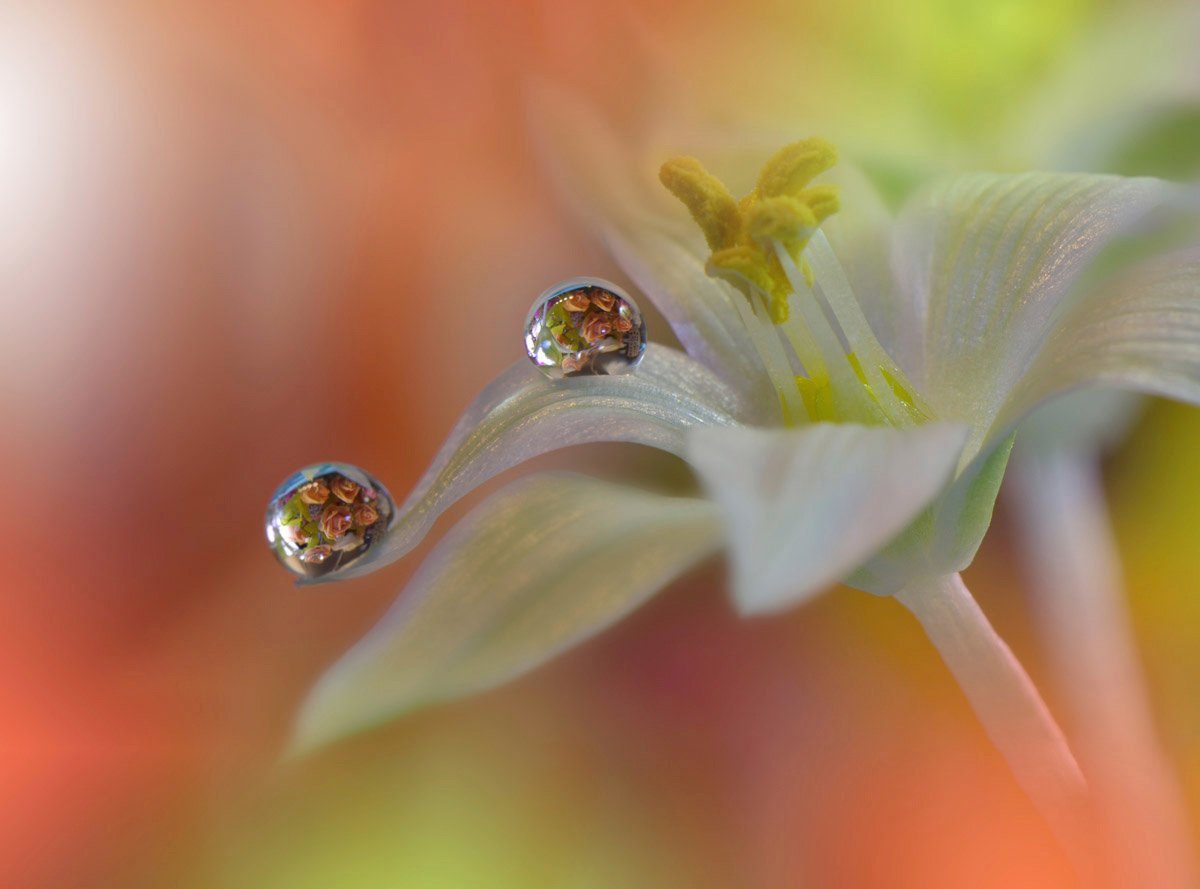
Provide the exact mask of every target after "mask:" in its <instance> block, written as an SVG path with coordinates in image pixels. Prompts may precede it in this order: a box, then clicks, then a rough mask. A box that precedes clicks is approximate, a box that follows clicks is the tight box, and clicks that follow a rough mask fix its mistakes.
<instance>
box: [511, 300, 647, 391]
mask: <svg viewBox="0 0 1200 889" xmlns="http://www.w3.org/2000/svg"><path fill="white" fill-rule="evenodd" d="M525 351H526V352H527V353H528V355H529V360H530V361H532V362H533V363H534V364H536V365H537V366H538V369H539V370H540V371H542V373H544V374H545V375H546V376H548V377H551V378H553V379H559V378H561V377H583V376H597V375H606V374H607V375H612V374H623V373H629V371H631V370H633V369H634V368H635V367H637V366H638V364H639V363H640V362H641V360H642V356H643V355H645V354H646V322H645V321H644V320H643V319H642V313H641V312H640V311H639V310H638V307H637V304H636V303H634V301H633V300H632V299H630V298H629V294H627V293H626V292H625V291H624V290H622V289H621V288H620V287H618V286H617V285H615V284H611V283H609V282H608V281H604V280H602V279H600V278H573V279H572V280H570V281H564V282H563V283H561V284H557V285H555V286H554V287H551V288H550V289H549V290H547V291H546V292H545V293H543V294H542V295H541V296H539V297H538V298H537V301H536V302H535V303H534V304H533V308H532V309H530V310H529V317H528V318H526V319H525Z"/></svg>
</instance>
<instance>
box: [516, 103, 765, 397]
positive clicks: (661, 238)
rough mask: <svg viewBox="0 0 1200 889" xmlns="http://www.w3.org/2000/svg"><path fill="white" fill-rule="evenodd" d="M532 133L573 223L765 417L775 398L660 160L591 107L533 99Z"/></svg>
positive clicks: (730, 294) (730, 293)
mask: <svg viewBox="0 0 1200 889" xmlns="http://www.w3.org/2000/svg"><path fill="white" fill-rule="evenodd" d="M530 116H531V126H532V128H533V132H534V138H535V142H536V144H537V147H538V150H539V154H540V155H541V157H542V160H543V163H544V164H545V166H546V168H547V170H548V172H549V174H550V177H551V179H552V181H553V182H554V183H555V185H556V187H557V188H558V190H559V192H560V193H561V194H562V196H563V198H564V199H565V201H566V203H567V205H568V206H569V207H570V208H571V209H572V210H573V211H574V214H575V216H576V217H577V219H578V220H579V221H580V222H581V223H582V224H583V225H584V226H585V227H586V228H587V229H588V230H589V231H591V232H592V233H593V234H594V235H595V236H596V237H597V238H598V239H599V240H600V241H601V242H602V243H603V244H604V245H605V246H606V247H607V249H608V250H609V252H610V253H611V254H612V256H613V258H614V259H615V260H616V262H617V264H618V265H620V266H621V268H622V269H623V270H624V271H625V273H626V274H627V275H629V277H630V278H631V279H632V280H633V282H634V284H636V285H637V287H638V289H640V290H641V291H642V292H643V293H645V294H646V295H647V296H648V297H649V298H650V300H651V301H652V302H653V303H654V304H655V306H656V307H657V308H658V310H659V311H660V312H662V314H663V316H664V317H665V318H666V319H667V322H668V323H669V324H670V325H671V328H672V329H673V330H674V332H675V335H676V336H677V337H678V338H679V341H680V343H682V344H683V347H684V348H685V349H686V350H687V351H688V354H690V355H692V356H693V357H694V358H696V360H698V361H700V362H701V363H702V364H704V365H705V366H706V367H708V368H709V369H711V370H712V371H713V372H714V373H716V374H718V375H719V376H720V377H721V378H722V379H724V380H725V381H726V382H727V383H728V384H729V385H730V386H733V387H734V388H735V389H737V390H738V391H739V393H740V394H741V395H742V397H743V399H746V400H750V401H752V402H753V403H754V404H757V405H759V406H760V407H761V408H762V409H764V410H771V411H776V412H777V406H778V397H777V396H776V395H775V393H774V390H773V389H772V387H771V385H770V382H769V380H768V378H767V375H766V371H765V369H764V368H763V366H762V363H761V360H760V359H759V358H758V353H757V352H756V351H755V348H754V344H753V343H752V342H751V340H750V337H749V335H748V334H747V333H746V330H745V326H744V325H743V324H742V322H741V320H740V315H739V313H738V309H737V306H736V305H735V304H734V302H733V300H735V299H740V298H741V297H740V296H739V295H738V294H737V293H736V291H734V290H733V288H731V287H730V286H729V285H728V284H725V283H724V282H722V281H718V280H716V279H713V278H710V277H708V274H707V273H706V272H705V270H704V263H705V260H706V259H707V257H708V254H709V251H708V249H707V247H706V246H705V244H704V240H703V238H702V237H700V235H699V233H698V232H697V231H696V228H695V226H694V225H693V224H692V223H691V220H690V219H688V217H687V214H686V213H684V212H682V210H681V208H679V207H677V206H675V205H674V204H672V203H669V202H668V200H667V198H668V195H667V193H666V190H665V189H664V188H663V187H662V185H661V184H660V183H659V182H658V177H657V171H658V165H659V163H661V161H662V159H663V158H662V157H652V156H650V154H649V153H647V154H646V155H644V156H643V155H641V154H639V153H638V152H636V151H634V150H633V149H632V148H631V147H630V145H629V140H622V139H621V138H620V137H619V136H618V135H617V134H616V133H615V132H614V131H613V130H612V129H611V127H609V126H608V124H607V122H606V121H604V120H603V118H601V117H600V116H599V115H597V114H596V113H595V112H594V111H593V110H592V109H591V108H590V107H589V106H588V104H587V103H586V102H585V101H583V100H581V99H579V98H577V97H571V96H566V95H564V94H562V93H561V92H560V91H558V90H556V89H554V88H551V87H542V88H539V89H538V90H536V91H535V94H534V99H533V102H532V109H531V115H530Z"/></svg>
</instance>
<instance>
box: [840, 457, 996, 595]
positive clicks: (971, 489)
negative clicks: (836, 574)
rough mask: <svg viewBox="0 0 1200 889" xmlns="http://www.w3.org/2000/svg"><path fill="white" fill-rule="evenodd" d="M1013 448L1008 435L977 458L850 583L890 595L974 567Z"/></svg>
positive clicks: (869, 591) (860, 570)
mask: <svg viewBox="0 0 1200 889" xmlns="http://www.w3.org/2000/svg"><path fill="white" fill-rule="evenodd" d="M1012 446H1013V438H1012V436H1009V437H1008V438H1007V439H1005V440H1004V441H1002V442H1000V443H999V444H998V445H995V446H993V447H992V448H990V449H989V450H988V451H987V454H986V456H983V457H978V458H976V459H975V460H972V461H971V462H970V464H969V465H968V466H967V467H966V469H964V470H963V471H962V472H960V473H959V474H958V475H957V476H955V478H954V481H953V483H952V484H951V485H950V486H949V487H948V488H947V489H946V490H945V491H943V492H942V493H941V494H940V495H939V496H938V497H937V499H935V500H934V501H933V502H932V503H930V504H929V506H928V507H927V508H926V509H925V511H924V512H922V513H921V515H920V516H918V517H917V518H916V520H915V521H913V522H912V523H911V524H910V525H909V526H908V527H907V528H905V529H904V533H902V534H900V535H899V536H898V537H896V539H894V540H893V541H892V542H891V543H889V544H888V545H887V547H885V548H884V549H883V551H882V552H880V553H879V554H877V555H876V556H875V557H874V558H872V559H871V560H870V561H869V562H867V563H866V564H865V565H863V566H862V567H861V568H860V569H859V570H858V571H856V572H855V573H854V575H853V576H851V577H850V578H849V579H848V580H847V581H846V582H847V583H848V584H849V585H850V586H852V587H856V588H857V589H860V590H865V591H866V592H868V593H875V594H876V595H879V596H890V595H893V594H895V593H896V592H898V591H899V590H900V589H901V588H902V587H905V586H909V585H910V584H913V583H919V582H923V581H927V580H931V579H934V578H938V577H944V576H946V575H947V574H954V573H955V572H958V571H962V570H963V569H964V568H966V567H967V566H968V565H970V564H971V562H972V561H973V560H974V559H975V553H976V552H977V551H978V550H979V545H980V544H981V543H982V542H983V536H984V534H986V533H987V529H988V527H989V526H990V525H991V523H992V510H993V509H994V508H995V505H996V496H997V495H998V494H999V493H1000V483H1001V482H1002V481H1003V480H1004V470H1005V469H1006V468H1007V466H1008V457H1009V454H1010V452H1011V451H1012Z"/></svg>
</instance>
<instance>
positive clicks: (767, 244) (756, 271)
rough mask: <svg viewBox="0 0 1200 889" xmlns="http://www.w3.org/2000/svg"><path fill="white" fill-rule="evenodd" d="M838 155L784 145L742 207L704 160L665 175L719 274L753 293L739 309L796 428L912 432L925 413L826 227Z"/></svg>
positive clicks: (674, 165) (682, 161)
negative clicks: (829, 173) (845, 425)
mask: <svg viewBox="0 0 1200 889" xmlns="http://www.w3.org/2000/svg"><path fill="white" fill-rule="evenodd" d="M836 157H837V154H836V151H835V150H834V148H833V146H832V145H830V144H829V143H828V142H825V141H823V140H821V139H807V140H804V141H802V142H797V143H794V144H792V145H788V146H785V147H784V148H783V149H781V150H780V151H778V152H776V154H775V155H774V156H773V157H772V158H771V159H770V160H769V161H767V163H766V164H765V165H764V167H763V170H762V173H761V174H760V175H759V177H758V183H757V185H756V186H755V188H754V191H752V192H751V193H750V194H749V195H747V196H746V197H745V198H743V199H742V200H741V201H736V200H735V199H734V198H733V196H732V195H731V194H730V193H729V191H728V189H726V188H725V186H724V185H723V184H722V183H721V181H720V180H719V179H717V178H716V177H715V176H713V175H712V174H710V173H709V172H708V171H707V170H705V169H704V167H703V165H702V164H701V163H700V162H699V161H698V160H696V159H695V158H675V159H672V160H669V161H667V162H666V163H665V164H663V167H662V169H661V171H660V172H659V178H660V179H661V181H662V183H663V184H664V185H665V186H666V187H667V189H668V190H669V191H670V192H671V193H672V194H674V195H675V196H676V197H677V198H679V200H680V201H682V202H683V203H684V205H685V206H686V207H687V208H688V210H689V211H690V212H691V214H692V218H693V219H695V221H696V223H697V225H699V226H700V229H701V231H702V232H703V233H704V237H705V240H706V241H707V242H708V246H709V249H710V250H711V251H712V254H711V256H710V257H709V259H708V262H707V263H706V265H705V269H706V271H707V272H708V274H709V275H711V276H712V277H716V278H722V279H724V280H725V281H728V282H729V283H730V284H732V285H733V286H734V287H736V288H737V289H738V290H740V291H741V292H742V294H743V296H745V298H746V299H745V300H744V301H742V300H735V303H736V304H737V307H738V313H739V315H740V317H741V320H742V323H743V324H744V325H745V326H746V329H747V331H748V332H749V334H750V337H751V340H752V341H753V343H754V345H755V348H756V349H757V351H758V353H759V357H760V358H761V360H762V362H763V367H764V369H765V371H766V374H767V376H768V377H769V378H770V380H771V383H772V385H773V386H774V387H775V389H776V391H777V392H778V393H779V398H780V406H781V409H782V412H783V417H784V422H785V423H793V422H800V421H801V420H803V419H804V418H806V417H807V418H808V419H809V420H843V421H846V420H851V421H857V422H863V423H871V424H881V423H887V424H892V425H909V424H911V423H914V422H919V421H920V420H922V419H924V414H923V412H922V410H921V408H920V406H919V405H918V404H917V401H916V399H915V397H914V396H913V395H912V393H911V389H910V387H908V385H907V383H906V381H905V379H904V374H903V373H902V372H901V371H900V370H899V368H897V367H896V365H895V363H894V362H893V361H892V359H891V358H890V356H888V354H887V352H885V351H884V349H883V347H882V346H880V345H879V342H878V341H877V340H876V339H875V335H874V333H873V332H872V331H871V327H870V325H869V324H868V322H867V319H866V316H865V315H864V314H863V312H862V309H861V307H860V306H859V305H858V302H857V300H856V299H855V297H854V293H853V291H852V290H851V288H850V283H849V280H848V279H847V277H846V274H845V272H844V270H843V269H842V267H841V264H840V263H839V262H838V260H837V257H836V255H834V252H833V249H832V248H831V247H830V246H829V243H828V241H827V240H826V239H825V236H824V234H822V233H821V231H820V230H819V226H820V224H821V222H823V221H824V220H825V219H826V218H828V217H829V216H830V215H831V214H832V213H834V212H836V211H837V209H838V198H837V191H836V189H834V188H833V187H832V186H828V185H811V184H810V182H811V180H812V178H813V177H814V176H816V175H817V174H819V173H822V172H824V171H825V170H827V169H829V168H830V167H831V166H833V164H834V162H835V161H836ZM810 262H811V263H812V264H811V265H810ZM793 310H794V311H796V312H798V313H799V317H794V316H793ZM768 319H769V321H770V324H768V323H767V322H768ZM772 327H773V328H775V329H774V330H773V329H772ZM800 368H802V369H803V372H804V375H800V376H798V375H796V373H795V370H796V369H800Z"/></svg>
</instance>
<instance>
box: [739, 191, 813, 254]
mask: <svg viewBox="0 0 1200 889" xmlns="http://www.w3.org/2000/svg"><path fill="white" fill-rule="evenodd" d="M816 224H817V217H816V215H815V214H814V213H813V211H812V209H811V208H809V206H808V205H807V204H805V203H804V202H803V201H801V200H798V199H797V198H793V197H786V196H783V195H780V196H779V197H774V198H764V199H763V200H760V201H758V202H757V203H756V204H755V205H754V206H752V207H750V208H749V209H748V210H747V211H746V232H747V234H749V235H750V237H751V238H753V239H754V240H755V241H758V242H760V243H764V242H765V243H766V245H767V246H768V247H769V246H770V242H771V241H779V242H780V243H782V244H784V245H786V246H790V245H791V244H792V243H793V242H794V241H796V240H798V239H800V238H803V237H804V236H805V235H807V234H808V233H809V232H810V231H812V229H813V228H815V227H816Z"/></svg>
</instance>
